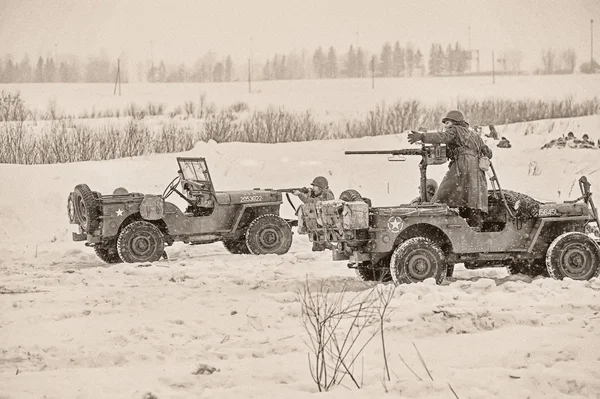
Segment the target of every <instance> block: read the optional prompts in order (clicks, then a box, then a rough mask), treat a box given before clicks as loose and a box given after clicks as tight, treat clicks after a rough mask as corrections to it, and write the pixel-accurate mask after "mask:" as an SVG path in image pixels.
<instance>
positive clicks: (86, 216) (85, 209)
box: [73, 184, 100, 233]
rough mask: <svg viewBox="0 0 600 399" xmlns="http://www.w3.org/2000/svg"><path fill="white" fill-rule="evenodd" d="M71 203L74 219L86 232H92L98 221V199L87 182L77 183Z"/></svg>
mask: <svg viewBox="0 0 600 399" xmlns="http://www.w3.org/2000/svg"><path fill="white" fill-rule="evenodd" d="M73 205H74V208H75V220H76V221H77V223H79V225H80V226H81V228H82V229H83V230H84V231H85V232H87V233H91V232H93V231H94V230H95V229H96V228H97V227H98V225H99V223H100V221H99V219H98V216H100V201H99V200H98V196H97V195H96V194H95V193H94V192H92V190H90V188H89V187H88V185H87V184H78V185H77V186H75V189H74V190H73Z"/></svg>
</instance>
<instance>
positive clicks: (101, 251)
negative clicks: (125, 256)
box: [94, 240, 123, 264]
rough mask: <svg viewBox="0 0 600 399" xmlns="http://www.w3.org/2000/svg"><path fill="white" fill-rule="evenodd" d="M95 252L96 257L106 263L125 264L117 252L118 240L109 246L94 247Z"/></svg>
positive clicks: (108, 244)
mask: <svg viewBox="0 0 600 399" xmlns="http://www.w3.org/2000/svg"><path fill="white" fill-rule="evenodd" d="M94 252H96V255H98V257H99V258H100V259H101V260H102V261H103V262H105V263H109V264H113V263H121V262H123V261H122V260H121V258H120V257H119V251H118V250H117V240H113V241H111V242H109V243H107V244H97V245H94Z"/></svg>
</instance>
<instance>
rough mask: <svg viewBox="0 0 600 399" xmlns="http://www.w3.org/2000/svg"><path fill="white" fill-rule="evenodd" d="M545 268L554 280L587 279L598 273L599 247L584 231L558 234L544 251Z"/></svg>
mask: <svg viewBox="0 0 600 399" xmlns="http://www.w3.org/2000/svg"><path fill="white" fill-rule="evenodd" d="M546 268H547V270H548V273H549V274H550V276H551V277H552V278H554V279H556V280H562V279H563V278H565V277H568V278H572V279H573V280H589V279H591V278H594V277H598V275H599V274H600V247H598V244H596V242H595V241H594V240H593V239H592V238H590V237H589V236H587V235H586V234H584V233H579V232H568V233H564V234H562V235H560V236H558V237H557V238H556V239H555V240H554V241H552V243H551V244H550V246H549V247H548V252H546Z"/></svg>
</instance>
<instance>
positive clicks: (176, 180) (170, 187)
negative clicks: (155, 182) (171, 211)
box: [162, 176, 181, 199]
mask: <svg viewBox="0 0 600 399" xmlns="http://www.w3.org/2000/svg"><path fill="white" fill-rule="evenodd" d="M180 180H181V177H180V176H177V177H175V178H174V179H173V180H171V183H169V185H168V186H167V188H165V191H163V193H162V197H163V199H167V198H168V197H169V195H171V194H173V191H175V189H176V188H177V185H178V184H179V181H180Z"/></svg>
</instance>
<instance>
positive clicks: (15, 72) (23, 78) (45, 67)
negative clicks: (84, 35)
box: [0, 55, 127, 83]
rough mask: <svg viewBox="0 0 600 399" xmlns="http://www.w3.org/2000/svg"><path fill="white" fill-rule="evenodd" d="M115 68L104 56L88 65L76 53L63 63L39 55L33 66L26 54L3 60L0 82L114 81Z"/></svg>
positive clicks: (90, 61)
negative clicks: (17, 59)
mask: <svg viewBox="0 0 600 399" xmlns="http://www.w3.org/2000/svg"><path fill="white" fill-rule="evenodd" d="M0 61H1V59H0ZM116 71H117V65H116V63H111V62H110V61H109V60H108V58H104V57H95V58H90V59H89V60H88V62H87V63H86V64H85V65H81V63H80V62H79V60H78V59H77V58H76V57H73V56H71V57H66V59H65V60H63V61H61V62H57V61H55V60H54V59H53V58H52V57H48V58H46V59H44V58H42V57H39V58H38V60H37V63H36V64H35V65H32V64H31V62H30V59H29V57H28V56H27V55H25V56H24V57H23V59H22V60H21V61H20V62H13V60H12V58H11V57H7V58H6V61H4V62H0V83H32V82H33V83H54V82H65V83H70V82H93V83H98V82H110V81H114V79H115V76H116ZM123 72H124V73H122V74H121V76H122V81H123V82H126V81H127V71H126V70H125V71H123Z"/></svg>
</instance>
